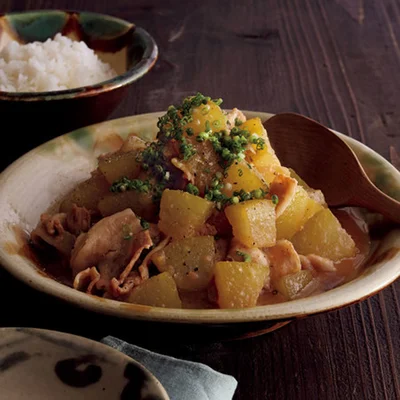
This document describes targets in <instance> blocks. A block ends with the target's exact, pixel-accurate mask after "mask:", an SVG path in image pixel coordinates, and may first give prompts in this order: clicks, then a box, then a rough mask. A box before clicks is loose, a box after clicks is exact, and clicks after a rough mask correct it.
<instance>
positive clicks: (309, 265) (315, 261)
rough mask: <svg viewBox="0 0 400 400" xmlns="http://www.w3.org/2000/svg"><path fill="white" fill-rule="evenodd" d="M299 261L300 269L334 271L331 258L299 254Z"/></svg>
mask: <svg viewBox="0 0 400 400" xmlns="http://www.w3.org/2000/svg"><path fill="white" fill-rule="evenodd" d="M300 261H301V268H302V269H308V270H311V271H312V270H315V271H317V272H336V267H335V263H334V262H333V261H332V260H329V259H328V258H325V257H320V256H317V255H316V254H308V255H307V256H303V255H301V256H300Z"/></svg>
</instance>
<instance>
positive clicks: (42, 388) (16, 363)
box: [0, 328, 169, 400]
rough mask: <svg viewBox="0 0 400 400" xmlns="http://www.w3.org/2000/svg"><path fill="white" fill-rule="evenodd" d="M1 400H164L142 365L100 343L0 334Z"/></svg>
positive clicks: (50, 334)
mask: <svg viewBox="0 0 400 400" xmlns="http://www.w3.org/2000/svg"><path fill="white" fill-rule="evenodd" d="M0 388H1V392H0V398H2V399H7V400H22V399H30V400H39V399H40V400H46V399H57V400H64V399H65V400H66V399H68V400H70V399H74V400H79V399H82V400H83V399H84V400H101V399H107V400H120V399H126V400H140V399H142V400H145V399H154V400H168V399H169V397H168V395H167V393H166V392H165V390H164V388H163V387H162V386H161V383H160V382H159V381H158V380H157V379H156V378H155V377H154V376H153V375H152V374H151V373H150V372H149V371H148V370H147V369H146V368H144V367H143V366H142V365H141V364H139V363H138V362H137V361H135V360H133V359H132V358H130V357H128V356H126V355H125V354H123V353H121V352H119V351H117V350H115V349H112V348H111V347H109V346H106V345H104V344H102V343H99V342H95V341H92V340H89V339H86V338H83V337H80V336H75V335H69V334H66V333H61V332H55V331H47V330H41V329H29V328H3V329H0Z"/></svg>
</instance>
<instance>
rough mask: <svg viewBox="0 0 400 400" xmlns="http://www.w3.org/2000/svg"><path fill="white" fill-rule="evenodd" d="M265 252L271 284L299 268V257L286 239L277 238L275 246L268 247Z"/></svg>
mask: <svg viewBox="0 0 400 400" xmlns="http://www.w3.org/2000/svg"><path fill="white" fill-rule="evenodd" d="M265 252H266V254H267V256H268V259H269V261H270V276H271V281H272V283H273V284H274V283H275V282H277V281H278V280H279V279H280V278H281V277H283V276H285V275H289V274H294V273H296V272H298V271H300V270H301V262H300V257H299V255H298V254H297V252H296V250H295V249H294V247H293V244H292V243H291V242H289V241H288V240H286V239H282V240H278V241H277V242H276V245H275V246H272V247H268V248H267V249H265Z"/></svg>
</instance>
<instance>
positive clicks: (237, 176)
mask: <svg viewBox="0 0 400 400" xmlns="http://www.w3.org/2000/svg"><path fill="white" fill-rule="evenodd" d="M224 184H225V186H224V188H223V190H222V192H223V193H224V194H225V195H227V196H232V193H233V192H235V191H237V192H239V191H240V190H242V189H243V190H245V191H246V192H251V191H252V190H257V189H263V190H267V185H266V183H265V182H264V180H263V179H262V177H261V175H260V174H259V173H258V171H257V170H256V169H255V168H253V167H252V166H251V165H250V164H248V163H247V162H245V161H241V162H238V161H236V162H234V163H233V164H232V165H231V166H230V167H229V168H228V170H227V175H226V177H225V179H224Z"/></svg>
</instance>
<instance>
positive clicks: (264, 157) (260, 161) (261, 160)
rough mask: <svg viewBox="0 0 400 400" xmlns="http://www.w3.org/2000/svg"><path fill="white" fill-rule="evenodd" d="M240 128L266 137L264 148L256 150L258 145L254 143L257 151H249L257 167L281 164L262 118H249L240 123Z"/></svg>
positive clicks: (251, 159)
mask: <svg viewBox="0 0 400 400" xmlns="http://www.w3.org/2000/svg"><path fill="white" fill-rule="evenodd" d="M240 129H246V130H248V131H249V132H250V134H253V133H254V134H256V135H257V136H259V137H261V138H263V139H264V142H265V145H264V148H263V149H262V150H256V146H255V145H253V148H254V149H255V150H256V152H255V153H253V152H248V154H247V156H248V158H249V159H250V161H251V162H252V163H253V164H254V165H255V166H256V168H258V167H267V166H270V165H281V163H280V162H279V159H278V157H277V156H276V154H275V151H274V149H273V148H272V146H271V143H270V141H269V138H268V134H267V131H266V130H265V128H264V126H263V124H262V122H261V119H260V118H251V119H248V120H247V121H246V122H244V123H243V124H242V125H240Z"/></svg>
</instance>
